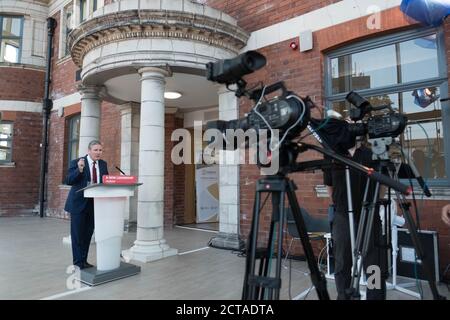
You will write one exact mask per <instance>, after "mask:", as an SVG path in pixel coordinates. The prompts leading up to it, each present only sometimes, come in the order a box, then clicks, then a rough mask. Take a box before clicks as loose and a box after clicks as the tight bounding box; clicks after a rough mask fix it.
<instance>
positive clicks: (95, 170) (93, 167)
mask: <svg viewBox="0 0 450 320" xmlns="http://www.w3.org/2000/svg"><path fill="white" fill-rule="evenodd" d="M92 183H97V168H96V167H95V161H94V163H93V164H92Z"/></svg>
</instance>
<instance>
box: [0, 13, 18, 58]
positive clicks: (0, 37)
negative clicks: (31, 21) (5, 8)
mask: <svg viewBox="0 0 450 320" xmlns="http://www.w3.org/2000/svg"><path fill="white" fill-rule="evenodd" d="M3 18H19V19H20V36H18V37H3ZM23 27H24V17H23V16H20V15H12V14H0V44H1V42H2V40H3V39H19V52H18V54H17V62H9V61H0V63H16V64H20V63H21V61H22V47H23ZM0 53H1V52H0Z"/></svg>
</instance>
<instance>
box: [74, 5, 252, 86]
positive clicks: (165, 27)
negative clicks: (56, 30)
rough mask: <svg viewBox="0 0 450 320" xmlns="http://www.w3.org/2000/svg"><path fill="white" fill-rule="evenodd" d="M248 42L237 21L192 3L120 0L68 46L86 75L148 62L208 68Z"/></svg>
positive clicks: (80, 30)
mask: <svg viewBox="0 0 450 320" xmlns="http://www.w3.org/2000/svg"><path fill="white" fill-rule="evenodd" d="M248 38H249V34H248V33H247V32H245V31H244V30H243V29H242V28H240V27H238V26H237V22H236V20H235V19H234V18H232V17H230V16H229V15H227V14H225V13H223V12H221V11H218V10H216V9H212V8H210V7H207V6H204V5H201V4H197V3H193V2H191V1H188V0H126V1H124V0H122V1H119V2H114V3H111V4H108V5H106V6H104V7H102V8H100V9H99V10H97V11H95V12H94V13H93V14H92V15H91V16H90V17H88V19H87V20H86V21H84V22H83V23H81V24H80V25H79V26H78V27H77V28H76V29H74V30H73V31H72V32H71V33H70V35H69V46H70V48H71V55H72V59H73V61H74V62H75V64H76V65H77V66H78V67H80V68H82V69H83V72H82V77H86V76H88V75H89V73H96V72H99V71H102V70H105V69H109V68H113V67H120V66H123V65H124V64H127V65H128V66H129V65H130V64H135V65H136V64H146V65H148V62H149V61H151V64H154V65H180V66H184V67H193V68H204V63H206V62H209V61H214V60H215V59H223V58H229V57H232V56H234V55H236V54H237V53H238V52H239V50H240V49H242V48H243V47H244V46H245V45H246V42H247V40H248ZM122 62H123V63H122Z"/></svg>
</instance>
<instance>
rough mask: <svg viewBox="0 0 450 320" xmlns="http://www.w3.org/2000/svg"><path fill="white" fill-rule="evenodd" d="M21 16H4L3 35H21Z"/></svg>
mask: <svg viewBox="0 0 450 320" xmlns="http://www.w3.org/2000/svg"><path fill="white" fill-rule="evenodd" d="M21 20H22V19H21V18H12V17H3V27H2V36H3V37H20V29H21V25H22V21H21Z"/></svg>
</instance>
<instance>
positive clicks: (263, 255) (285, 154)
mask: <svg viewBox="0 0 450 320" xmlns="http://www.w3.org/2000/svg"><path fill="white" fill-rule="evenodd" d="M280 149H281V150H280V155H279V158H280V166H281V170H279V172H278V174H276V175H272V176H267V177H265V178H261V179H259V180H258V181H257V184H256V194H255V202H254V205H253V220H252V225H251V229H250V233H249V237H248V242H247V249H246V264H245V276H244V284H243V290H242V299H243V300H263V299H265V300H272V299H279V298H280V288H281V262H282V256H281V255H282V235H283V225H284V222H285V221H286V215H285V207H284V201H285V196H286V195H287V197H288V201H289V208H290V209H291V211H292V214H293V217H294V221H295V224H296V226H297V231H298V234H299V236H300V240H301V242H302V246H303V249H304V251H305V256H306V260H307V263H308V267H309V270H310V275H311V280H312V283H313V285H314V286H315V288H316V291H317V295H318V297H319V299H320V300H329V299H330V297H329V295H328V291H327V288H326V280H325V276H324V275H323V274H322V273H321V272H320V270H319V267H318V266H317V263H316V259H315V257H314V253H313V250H312V247H311V243H310V242H309V237H308V233H307V231H306V227H305V222H304V220H303V217H302V215H301V211H300V206H299V204H298V202H297V198H296V196H295V189H296V188H297V187H296V186H295V184H294V182H293V181H292V180H291V179H289V178H288V177H287V176H286V175H287V173H292V172H298V171H311V170H318V169H322V168H324V167H329V166H330V165H331V161H330V160H312V161H305V162H300V163H296V162H295V160H296V159H297V156H298V154H299V153H301V152H304V151H306V150H314V151H317V152H319V153H321V154H323V155H326V156H328V157H329V158H331V159H333V160H335V161H337V162H339V163H343V164H345V165H347V166H349V167H350V168H352V169H354V170H356V171H358V172H361V173H363V174H365V175H366V176H367V177H368V178H369V179H372V180H374V181H377V183H383V184H385V185H387V186H390V187H392V188H393V189H394V190H396V191H398V192H401V193H404V194H408V193H409V188H407V187H406V186H405V185H403V184H401V183H399V182H398V181H394V180H392V179H390V178H388V177H386V176H385V175H383V174H381V173H379V172H376V171H375V170H373V169H372V168H368V167H365V166H363V165H361V164H358V163H356V162H354V161H351V160H349V159H347V158H346V157H344V156H341V155H338V154H337V153H336V152H334V151H332V150H330V149H324V148H321V147H319V146H317V145H311V144H306V143H302V144H298V143H294V142H292V143H289V144H286V145H283V146H282V147H281V148H280ZM265 192H267V193H268V194H269V195H271V197H272V215H271V223H270V230H269V238H268V243H267V247H266V248H262V249H263V250H261V249H259V248H258V247H257V244H258V234H259V222H260V219H261V217H260V213H261V210H262V207H261V196H262V194H263V193H265ZM264 203H265V201H264ZM275 232H277V234H276V235H275ZM275 243H277V250H276V258H275V260H276V265H275V275H274V276H271V271H272V270H271V264H272V257H273V254H274V251H273V248H274V245H275ZM264 249H265V250H264ZM257 259H259V260H260V263H259V269H258V273H255V272H256V260H257Z"/></svg>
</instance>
